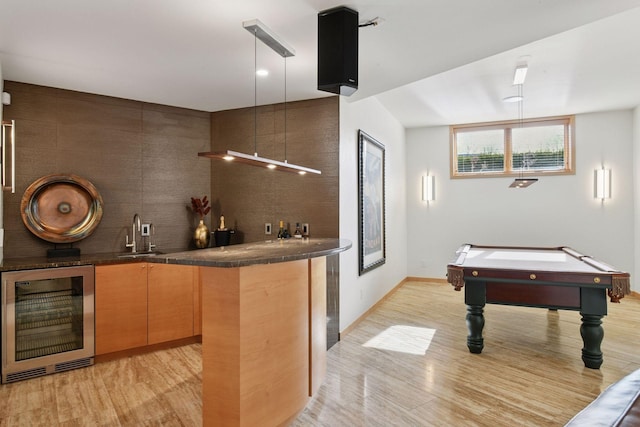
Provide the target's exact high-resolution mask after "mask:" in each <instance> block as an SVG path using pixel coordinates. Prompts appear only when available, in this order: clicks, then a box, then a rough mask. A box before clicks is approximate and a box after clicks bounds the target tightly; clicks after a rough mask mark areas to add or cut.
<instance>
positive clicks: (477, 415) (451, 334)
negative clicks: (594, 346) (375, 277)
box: [0, 281, 640, 427]
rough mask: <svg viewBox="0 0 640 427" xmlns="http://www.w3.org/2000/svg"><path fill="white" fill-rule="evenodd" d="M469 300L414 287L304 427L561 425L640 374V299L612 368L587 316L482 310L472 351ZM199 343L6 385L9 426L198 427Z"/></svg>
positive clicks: (354, 354) (372, 327)
mask: <svg viewBox="0 0 640 427" xmlns="http://www.w3.org/2000/svg"><path fill="white" fill-rule="evenodd" d="M465 314H466V307H465V305H464V298H463V294H462V293H458V292H454V291H453V290H452V289H451V287H450V286H449V285H447V284H443V283H437V282H436V283H430V282H425V281H414V282H407V283H405V284H404V285H403V286H402V287H401V288H400V289H398V290H397V292H395V293H394V294H393V295H391V296H390V297H389V298H388V299H387V300H385V301H384V302H383V303H381V304H380V306H379V307H378V308H377V309H376V310H373V311H372V312H371V313H370V314H369V316H367V318H366V319H364V320H363V321H362V322H361V323H359V324H358V325H357V326H356V327H354V328H353V329H352V330H351V332H350V333H349V334H347V335H346V336H345V335H343V337H342V341H340V342H339V343H338V344H336V345H335V346H333V347H332V348H331V350H329V352H328V353H327V364H328V365H327V377H326V380H325V382H324V383H323V384H322V385H321V386H320V388H319V390H318V393H317V395H316V396H315V397H314V398H312V399H311V401H310V402H309V404H308V405H307V406H306V408H305V410H304V411H303V412H302V413H301V414H300V415H299V416H298V418H297V419H296V420H295V421H294V422H293V423H292V425H293V426H295V427H308V426H314V427H315V426H326V427H336V426H338V427H342V426H347V427H358V426H363V427H364V426H366V427H371V426H373V427H378V426H381V427H382V426H384V427H387V426H390V425H393V426H427V427H428V426H453V425H456V426H457V425H464V426H465V427H466V426H480V427H485V426H486V427H502V426H504V427H507V426H509V427H511V426H514V425H518V426H536V427H539V426H562V425H564V424H565V423H566V422H567V421H568V420H569V419H570V418H571V417H573V415H575V414H576V413H577V412H579V411H580V410H581V409H582V408H584V407H585V406H586V405H587V404H589V403H590V402H591V401H592V400H593V399H594V398H595V397H596V396H597V395H598V394H599V393H600V392H601V391H602V390H604V389H605V388H606V387H607V386H609V385H610V384H612V383H614V382H615V381H617V380H619V379H621V378H622V377H623V376H625V375H627V374H628V373H630V372H632V371H634V370H636V369H640V352H638V351H637V349H638V347H637V343H638V340H639V338H640V337H639V334H640V332H639V331H640V297H638V296H637V295H633V296H630V297H626V298H624V299H623V300H622V303H620V304H609V315H608V316H606V317H605V318H604V322H603V326H604V330H605V337H604V341H603V343H602V351H603V353H604V363H603V365H602V367H601V368H600V369H598V370H594V369H588V368H585V367H584V364H583V362H582V360H581V357H580V355H581V349H582V339H581V338H580V332H579V329H580V314H579V313H577V312H569V311H557V312H553V311H548V310H543V309H535V308H524V307H510V306H498V305H488V306H487V307H485V315H486V326H485V331H484V332H485V333H484V339H485V348H484V350H483V352H482V354H479V355H478V354H471V353H469V351H468V350H467V347H466V334H467V330H466V324H465ZM201 384H202V364H201V345H200V344H191V345H185V346H182V347H178V348H171V349H168V350H160V351H155V352H153V353H148V354H144V355H134V356H129V357H125V358H122V359H118V360H112V361H108V362H104V363H99V364H97V365H94V366H91V367H88V368H83V369H78V370H74V371H69V372H63V373H59V374H55V375H49V376H46V377H40V378H34V379H30V380H26V381H22V382H17V383H13V384H5V385H2V386H0V402H2V403H3V404H2V405H0V426H2V427H5V426H7V427H8V426H29V427H31V426H43V427H44V426H47V427H48V426H95V425H99V426H109V427H110V426H139V425H147V426H189V427H190V426H200V425H202V397H201Z"/></svg>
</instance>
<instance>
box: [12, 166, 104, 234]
mask: <svg viewBox="0 0 640 427" xmlns="http://www.w3.org/2000/svg"><path fill="white" fill-rule="evenodd" d="M20 212H21V214H22V221H23V222H24V225H25V226H26V227H27V228H28V229H29V231H31V232H32V233H33V234H35V235H36V236H38V237H40V238H41V239H43V240H46V241H48V242H52V243H70V242H76V241H78V240H82V239H84V238H85V237H87V236H89V235H91V233H93V231H94V230H95V228H96V227H97V226H98V224H99V223H100V220H101V219H102V197H101V196H100V193H98V190H97V189H96V187H94V186H93V184H92V183H90V182H89V181H87V180H86V179H84V178H80V177H79V176H76V175H47V176H43V177H42V178H40V179H37V180H36V181H34V182H33V183H32V184H31V185H30V186H29V187H28V188H27V190H26V191H25V192H24V195H23V196H22V202H21V203H20Z"/></svg>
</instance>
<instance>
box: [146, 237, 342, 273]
mask: <svg viewBox="0 0 640 427" xmlns="http://www.w3.org/2000/svg"><path fill="white" fill-rule="evenodd" d="M350 247H351V241H350V240H346V239H295V238H292V239H287V240H268V241H265V242H254V243H244V244H241V245H231V246H222V247H219V248H207V249H200V250H197V251H186V252H177V253H171V254H166V255H160V256H155V257H153V258H151V259H149V260H148V261H149V262H154V263H158V262H161V263H167V264H186V265H200V266H205V267H243V266H247V265H254V264H274V263H277V262H286V261H295V260H298V259H308V258H315V257H321V256H327V255H333V254H337V253H340V252H343V251H346V250H347V249H349V248H350Z"/></svg>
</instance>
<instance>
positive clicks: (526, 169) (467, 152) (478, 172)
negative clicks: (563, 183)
mask: <svg viewBox="0 0 640 427" xmlns="http://www.w3.org/2000/svg"><path fill="white" fill-rule="evenodd" d="M573 153H574V145H573V116H567V117H554V118H543V119H526V120H513V121H509V122H495V123H480V124H473V125H455V126H451V177H452V178H477V177H496V176H521V175H523V176H526V175H565V174H573V173H575V172H574V171H575V167H574V154H573Z"/></svg>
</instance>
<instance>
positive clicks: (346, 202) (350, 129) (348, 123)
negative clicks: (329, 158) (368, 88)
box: [340, 98, 407, 331]
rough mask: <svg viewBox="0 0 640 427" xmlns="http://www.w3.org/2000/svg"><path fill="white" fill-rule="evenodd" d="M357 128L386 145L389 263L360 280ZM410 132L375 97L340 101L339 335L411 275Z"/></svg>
mask: <svg viewBox="0 0 640 427" xmlns="http://www.w3.org/2000/svg"><path fill="white" fill-rule="evenodd" d="M358 129H362V130H363V131H364V132H366V133H367V134H369V135H370V136H371V137H373V138H375V139H376V140H378V141H379V142H381V143H382V144H384V146H385V159H386V182H385V184H386V185H385V193H386V248H387V250H386V263H385V264H384V265H382V266H381V267H378V268H376V269H374V270H371V271H369V272H368V273H365V274H364V275H362V276H358ZM405 158H406V154H405V132H404V128H403V127H402V125H401V124H400V123H399V122H398V121H397V120H396V119H395V118H394V117H393V116H391V114H389V112H388V111H387V110H386V109H384V107H382V105H381V104H380V103H379V102H378V101H377V100H376V99H375V98H367V99H364V100H361V101H357V102H353V103H349V102H347V101H345V100H344V98H341V99H340V237H341V238H344V239H349V240H351V242H353V247H352V248H351V249H349V250H348V251H346V252H343V253H342V254H341V255H340V331H343V330H344V329H345V328H346V327H348V326H349V325H351V324H352V323H353V322H354V321H355V320H357V319H358V317H360V316H361V315H362V314H364V313H365V312H366V311H367V310H368V309H369V308H371V307H372V306H373V305H374V304H375V303H376V302H378V301H379V300H380V299H381V298H382V297H383V296H384V295H385V294H387V293H388V292H389V291H390V290H391V289H392V288H393V287H394V286H396V285H397V284H398V283H400V282H401V281H402V280H403V279H404V278H405V277H406V276H407V262H406V258H407V245H406V236H407V227H406V191H405V182H406V175H405Z"/></svg>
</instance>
